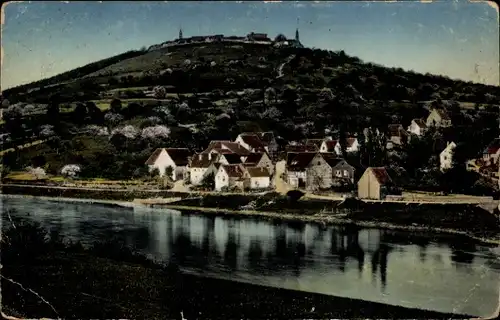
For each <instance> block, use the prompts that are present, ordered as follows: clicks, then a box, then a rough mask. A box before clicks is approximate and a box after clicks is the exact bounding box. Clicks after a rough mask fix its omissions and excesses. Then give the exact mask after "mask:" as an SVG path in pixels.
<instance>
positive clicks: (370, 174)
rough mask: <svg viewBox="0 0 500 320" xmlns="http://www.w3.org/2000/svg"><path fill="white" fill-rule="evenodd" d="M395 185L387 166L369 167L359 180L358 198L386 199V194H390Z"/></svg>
mask: <svg viewBox="0 0 500 320" xmlns="http://www.w3.org/2000/svg"><path fill="white" fill-rule="evenodd" d="M393 185H394V182H393V180H392V179H391V177H390V176H389V173H388V172H387V169H386V168H384V167H369V168H367V169H366V170H365V172H364V173H363V175H362V176H361V178H360V179H359V181H358V198H360V199H374V200H381V199H384V198H385V196H386V195H388V194H390V189H391V187H392V186H393Z"/></svg>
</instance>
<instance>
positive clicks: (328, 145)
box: [319, 137, 359, 156]
mask: <svg viewBox="0 0 500 320" xmlns="http://www.w3.org/2000/svg"><path fill="white" fill-rule="evenodd" d="M345 148H346V152H348V153H351V152H358V151H359V142H358V138H355V137H350V138H347V139H345ZM319 151H320V152H335V153H336V154H337V155H339V156H340V155H342V147H341V145H340V140H324V141H323V143H322V144H321V146H320V147H319Z"/></svg>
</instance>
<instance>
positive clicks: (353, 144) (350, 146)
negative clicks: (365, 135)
mask: <svg viewBox="0 0 500 320" xmlns="http://www.w3.org/2000/svg"><path fill="white" fill-rule="evenodd" d="M346 151H347V152H348V153H351V152H358V151H359V142H358V138H347V139H346Z"/></svg>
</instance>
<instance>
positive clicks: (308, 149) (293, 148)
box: [286, 144, 318, 153]
mask: <svg viewBox="0 0 500 320" xmlns="http://www.w3.org/2000/svg"><path fill="white" fill-rule="evenodd" d="M286 151H287V152H294V153H297V152H317V151H318V147H316V146H315V145H308V146H306V145H302V144H301V145H288V146H286Z"/></svg>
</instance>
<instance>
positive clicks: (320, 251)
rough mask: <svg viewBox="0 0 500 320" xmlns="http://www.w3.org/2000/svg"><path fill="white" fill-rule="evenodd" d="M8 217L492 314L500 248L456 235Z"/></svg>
mask: <svg viewBox="0 0 500 320" xmlns="http://www.w3.org/2000/svg"><path fill="white" fill-rule="evenodd" d="M0 200H1V201H2V205H3V208H2V217H3V219H4V223H3V224H4V227H5V225H6V223H5V219H6V215H5V213H6V212H7V210H8V211H9V213H10V215H11V216H12V217H18V218H21V219H25V220H27V221H37V222H39V223H41V224H42V225H43V226H45V227H46V228H48V229H57V230H58V231H59V232H60V233H61V234H62V235H63V236H65V237H67V238H70V239H75V240H80V241H82V242H84V243H87V244H90V243H92V242H93V241H105V240H106V241H109V240H110V239H116V240H117V241H123V242H125V243H127V244H128V245H130V246H133V247H134V248H135V249H137V250H138V251H140V252H142V253H145V254H147V255H148V256H149V257H151V258H153V259H156V260H160V261H172V260H175V261H176V262H177V263H178V264H180V266H181V268H182V269H183V270H184V271H186V272H190V273H195V274H199V275H204V276H210V277H217V278H224V279H232V280H235V281H242V282H248V283H253V284H261V285H266V286H273V287H282V288H287V289H295V290H302V291H310V292H317V293H323V294H328V295H335V296H341V297H349V298H355V299H362V300H367V301H374V302H381V303H387V304H391V305H400V306H405V307H412V308H420V309H427V310H434V311H441V312H453V313H459V314H469V315H473V316H482V317H484V316H490V315H491V314H493V313H494V312H495V310H496V308H497V306H498V303H499V287H500V250H499V248H498V247H492V246H488V247H487V246H482V245H478V244H477V243H474V242H472V241H468V240H466V239H464V238H462V237H460V238H459V237H458V236H449V235H447V236H445V235H429V234H414V233H409V232H401V231H388V230H379V229H363V228H358V227H345V226H329V227H324V226H320V225H316V224H297V223H294V224H290V223H288V224H287V223H273V222H268V221H257V220H255V219H245V218H238V219H235V218H229V217H213V216H202V215H198V214H193V213H188V212H180V211H175V210H158V209H137V208H136V209H125V208H110V207H106V206H102V205H97V204H85V203H62V202H52V201H47V200H41V199H31V198H28V199H26V198H6V197H1V198H0Z"/></svg>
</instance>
